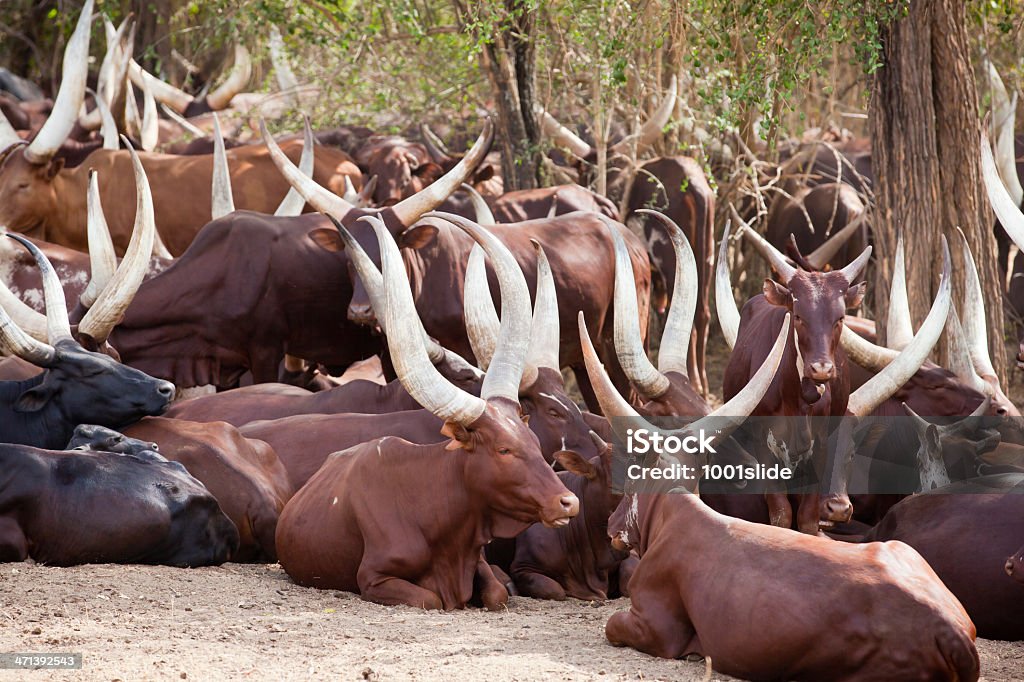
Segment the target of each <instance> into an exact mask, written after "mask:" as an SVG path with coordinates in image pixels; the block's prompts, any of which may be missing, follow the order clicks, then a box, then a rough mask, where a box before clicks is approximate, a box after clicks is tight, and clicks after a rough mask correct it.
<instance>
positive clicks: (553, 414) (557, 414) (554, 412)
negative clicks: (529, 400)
mask: <svg viewBox="0 0 1024 682" xmlns="http://www.w3.org/2000/svg"><path fill="white" fill-rule="evenodd" d="M548 414H549V415H550V416H551V417H553V418H554V419H565V417H563V416H562V413H561V412H559V411H558V410H555V409H551V410H548Z"/></svg>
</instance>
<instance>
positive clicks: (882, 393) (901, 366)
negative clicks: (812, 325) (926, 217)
mask: <svg viewBox="0 0 1024 682" xmlns="http://www.w3.org/2000/svg"><path fill="white" fill-rule="evenodd" d="M950 271H951V265H950V258H949V244H948V243H947V242H946V238H945V237H943V238H942V280H941V281H940V282H939V291H938V295H937V296H936V297H935V301H934V302H933V303H932V307H931V310H929V311H928V316H927V317H926V318H925V319H924V322H922V323H921V327H920V328H919V329H918V330H917V334H915V335H914V338H913V340H912V341H911V342H910V343H908V344H907V346H906V348H904V349H903V351H902V352H901V353H900V354H899V357H897V358H896V359H895V360H893V361H892V362H890V363H889V365H888V366H887V367H885V368H884V369H883V370H882V371H880V372H879V373H878V374H876V375H875V376H873V377H871V378H870V379H868V380H867V381H866V382H865V383H864V385H862V386H861V387H860V388H858V389H857V390H856V391H854V392H853V393H852V394H851V395H850V400H849V403H848V404H847V408H846V411H847V412H848V413H850V414H852V415H854V416H857V417H865V416H867V415H869V414H871V412H873V411H874V410H875V408H876V407H878V406H879V405H881V404H882V402H884V401H885V400H887V399H888V398H889V397H890V396H891V395H892V394H894V393H895V392H896V391H898V390H899V389H900V387H901V386H903V384H905V383H907V381H908V380H909V379H910V377H912V376H914V374H915V373H916V372H917V370H919V369H920V368H921V365H922V364H924V361H925V360H926V359H927V358H928V354H929V353H930V352H931V350H932V347H934V346H935V343H936V342H937V341H938V340H939V336H940V335H941V334H942V330H943V328H945V326H946V316H947V315H948V314H949V307H950V300H951V297H952V283H951V277H950Z"/></svg>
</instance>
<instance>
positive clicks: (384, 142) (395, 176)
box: [356, 136, 445, 206]
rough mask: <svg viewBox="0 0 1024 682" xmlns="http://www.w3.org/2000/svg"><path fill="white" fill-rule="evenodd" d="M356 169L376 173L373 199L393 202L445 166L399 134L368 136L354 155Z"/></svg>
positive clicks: (432, 178) (430, 179)
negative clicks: (396, 135)
mask: <svg viewBox="0 0 1024 682" xmlns="http://www.w3.org/2000/svg"><path fill="white" fill-rule="evenodd" d="M356 162H357V163H358V164H359V167H360V169H361V170H362V171H363V172H364V173H366V174H367V175H368V176H371V177H372V176H376V177H377V187H376V188H375V189H374V192H373V203H374V204H376V205H377V206H393V205H394V204H397V203H398V202H399V201H401V200H402V199H405V198H406V197H410V196H412V195H413V194H415V193H417V192H419V191H420V190H422V189H423V188H424V187H426V186H427V185H429V184H430V183H432V182H434V181H435V180H437V179H438V178H439V177H441V176H442V175H444V172H445V170H444V169H442V168H441V166H439V165H438V164H436V163H434V162H432V161H431V160H430V157H429V155H428V153H427V149H426V147H424V146H423V145H422V144H419V143H416V142H409V141H408V140H406V139H405V138H402V137H394V136H387V137H384V136H374V137H371V138H370V139H369V140H367V141H366V143H365V144H364V145H363V146H362V148H361V149H360V150H359V153H358V154H357V155H356Z"/></svg>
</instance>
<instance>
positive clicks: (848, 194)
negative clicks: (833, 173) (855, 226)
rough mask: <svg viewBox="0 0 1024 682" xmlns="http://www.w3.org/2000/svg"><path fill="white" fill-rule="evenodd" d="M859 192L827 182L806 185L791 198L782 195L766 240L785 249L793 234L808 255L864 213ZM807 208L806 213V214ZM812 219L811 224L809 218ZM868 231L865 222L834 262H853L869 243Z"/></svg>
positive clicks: (771, 212) (771, 214) (771, 213)
mask: <svg viewBox="0 0 1024 682" xmlns="http://www.w3.org/2000/svg"><path fill="white" fill-rule="evenodd" d="M865 210H866V209H865V208H864V204H863V202H862V201H861V200H860V198H859V197H858V195H857V191H856V190H855V189H854V188H853V187H851V186H849V185H847V184H837V183H828V184H824V185H815V186H812V187H804V188H802V189H800V190H799V191H797V192H796V194H794V195H793V196H792V198H789V197H785V196H780V197H779V198H777V199H776V200H775V201H773V202H772V205H771V209H770V210H769V211H768V218H767V225H766V227H765V235H764V236H765V239H767V240H768V241H769V242H770V243H771V244H772V245H774V246H775V247H776V248H777V249H779V251H782V252H783V253H785V252H786V250H787V248H788V245H789V237H790V235H793V238H794V239H795V240H796V245H797V248H798V249H799V251H800V253H802V254H804V255H807V254H810V253H811V252H813V251H814V250H815V249H817V248H818V247H819V246H821V245H822V244H824V243H825V241H827V239H828V237H829V236H830V235H832V234H835V233H836V232H838V231H839V230H841V229H843V228H844V227H846V226H847V225H848V224H850V223H851V222H852V221H853V220H855V219H856V218H858V217H859V216H861V215H862V214H863V213H864V212H865ZM805 211H806V213H805ZM808 217H809V218H810V224H808V222H807V219H808ZM868 236H869V230H868V226H867V223H863V224H862V225H861V227H860V229H859V230H857V232H856V233H855V234H854V235H853V236H852V237H850V239H849V240H848V241H847V242H846V243H845V244H844V245H843V246H842V247H840V249H839V251H838V252H837V253H836V255H835V256H833V257H832V259H831V262H832V263H850V262H852V261H853V259H855V258H856V257H857V256H858V255H860V253H861V251H863V250H864V249H865V247H867V245H868Z"/></svg>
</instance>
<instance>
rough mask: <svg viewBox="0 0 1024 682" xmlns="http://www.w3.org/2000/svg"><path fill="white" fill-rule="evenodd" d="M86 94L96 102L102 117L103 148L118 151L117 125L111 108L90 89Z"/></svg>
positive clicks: (87, 89)
mask: <svg viewBox="0 0 1024 682" xmlns="http://www.w3.org/2000/svg"><path fill="white" fill-rule="evenodd" d="M85 91H86V92H88V93H89V94H91V95H92V96H93V99H95V101H96V111H98V112H99V115H100V135H101V136H102V137H103V148H104V149H108V150H110V151H116V150H117V148H118V145H119V142H118V139H119V138H118V136H117V124H116V123H114V116H113V114H111V113H110V107H108V106H107V103H106V102H104V101H103V98H102V97H100V96H99V95H97V94H96V93H95V92H93V91H92V90H91V89H90V88H86V89H85Z"/></svg>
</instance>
